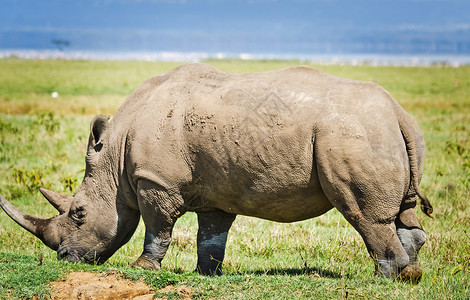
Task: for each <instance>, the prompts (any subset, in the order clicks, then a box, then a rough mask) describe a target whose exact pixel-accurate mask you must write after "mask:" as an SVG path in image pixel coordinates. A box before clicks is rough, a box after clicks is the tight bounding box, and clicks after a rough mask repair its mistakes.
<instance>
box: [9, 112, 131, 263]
mask: <svg viewBox="0 0 470 300" xmlns="http://www.w3.org/2000/svg"><path fill="white" fill-rule="evenodd" d="M107 126H108V118H107V117H104V116H96V117H95V118H94V119H93V120H92V122H91V133H90V138H89V142H88V151H87V156H86V170H85V177H84V179H83V182H82V184H81V185H80V188H79V189H78V191H77V193H76V194H75V195H74V196H66V195H61V194H59V193H56V192H52V191H48V190H46V189H40V191H41V193H42V194H43V196H44V197H45V198H46V199H47V200H48V201H49V202H50V203H51V204H52V205H53V206H54V207H55V208H56V209H57V210H58V211H59V215H58V216H56V217H53V218H50V219H42V218H38V217H34V216H31V215H29V214H26V213H24V212H22V211H20V210H19V209H18V208H16V207H15V206H13V205H12V204H10V203H9V202H8V201H6V200H5V199H4V198H3V197H2V196H0V206H1V207H2V208H3V210H4V211H5V212H6V213H7V214H8V215H9V216H10V217H11V218H12V219H13V220H14V221H16V222H17V223H18V224H19V225H21V226H22V227H23V228H24V229H26V230H27V231H29V232H31V233H32V234H34V235H35V236H37V237H38V238H39V239H41V241H42V242H43V243H44V244H45V245H47V246H48V247H50V248H51V249H53V250H55V251H57V257H58V258H59V259H61V260H67V261H71V262H86V263H91V264H100V263H103V262H105V261H106V260H107V259H108V258H109V257H111V255H113V254H114V252H116V251H117V250H118V249H119V248H120V247H121V246H122V245H124V244H125V243H126V242H127V241H128V240H129V239H130V238H131V236H132V234H133V233H134V231H135V229H136V228H137V225H138V222H139V216H140V214H139V212H138V211H137V210H132V209H129V207H127V206H125V205H124V204H123V202H122V199H121V197H122V196H120V193H119V188H120V187H119V185H120V182H119V179H118V176H114V175H115V174H114V173H113V172H115V171H116V168H115V167H114V166H113V165H112V162H113V160H112V157H111V156H112V154H111V153H110V151H113V150H114V149H113V147H112V146H111V145H109V143H108V141H109V140H108V139H107V137H106V128H107Z"/></svg>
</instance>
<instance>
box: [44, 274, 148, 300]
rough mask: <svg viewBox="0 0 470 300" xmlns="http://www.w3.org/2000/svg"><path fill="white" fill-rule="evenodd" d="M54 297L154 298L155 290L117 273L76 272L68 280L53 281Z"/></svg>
mask: <svg viewBox="0 0 470 300" xmlns="http://www.w3.org/2000/svg"><path fill="white" fill-rule="evenodd" d="M51 289H52V299H140V300H143V299H153V295H154V294H155V292H153V291H152V290H151V288H150V287H149V286H148V285H146V284H145V283H143V282H141V281H130V280H125V279H122V278H119V277H118V276H117V275H116V274H94V273H87V272H74V273H70V274H69V275H68V276H67V279H66V281H60V282H53V283H51Z"/></svg>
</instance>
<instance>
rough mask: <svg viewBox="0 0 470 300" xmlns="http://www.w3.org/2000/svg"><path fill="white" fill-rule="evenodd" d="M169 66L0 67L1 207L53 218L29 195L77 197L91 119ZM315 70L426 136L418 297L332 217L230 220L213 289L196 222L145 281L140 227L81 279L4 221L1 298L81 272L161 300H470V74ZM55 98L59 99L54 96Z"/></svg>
mask: <svg viewBox="0 0 470 300" xmlns="http://www.w3.org/2000/svg"><path fill="white" fill-rule="evenodd" d="M209 63H210V64H212V65H214V66H215V67H218V68H220V69H222V70H225V71H230V72H256V71H264V70H273V69H278V68H282V67H286V66H290V65H295V64H298V63H299V62H296V61H238V60H237V61H225V60H222V61H219V60H214V61H209ZM176 65H178V64H177V63H163V62H135V61H132V62H100V61H62V60H21V59H14V58H12V59H2V60H0V194H1V195H3V196H4V197H5V198H6V199H7V200H9V201H11V202H12V203H13V204H14V205H16V206H17V207H19V208H20V209H22V210H24V211H25V212H28V213H31V214H34V215H37V216H42V217H51V216H54V215H55V214H56V211H55V210H54V208H53V207H52V206H51V205H49V204H48V203H47V201H46V200H44V199H43V198H42V196H41V195H40V193H39V191H38V188H39V187H45V188H48V189H51V190H55V191H58V192H63V193H67V194H73V193H74V192H75V191H76V190H77V188H78V186H79V184H80V181H81V178H82V176H83V173H84V166H85V164H84V157H85V151H86V143H87V139H88V130H89V122H90V120H91V118H92V116H93V115H95V114H99V113H100V114H109V115H113V114H114V113H115V112H116V110H117V109H118V107H119V106H120V105H121V104H122V102H123V101H124V99H125V98H126V96H127V95H128V94H129V93H130V92H131V91H132V90H133V89H134V88H135V87H137V86H138V85H139V84H140V83H141V82H143V81H144V80H146V79H148V78H150V77H152V76H155V75H158V74H161V73H163V72H166V71H168V70H170V69H172V68H173V67H175V66H176ZM314 67H316V68H318V69H320V70H323V71H326V72H328V73H332V74H335V75H339V76H342V77H347V78H353V79H360V80H371V81H375V82H378V83H379V84H381V85H382V86H383V87H385V88H386V89H387V90H388V91H389V92H390V93H391V94H392V95H393V96H394V98H395V99H396V100H397V101H398V102H399V103H400V104H401V105H402V106H403V107H404V108H405V109H406V110H407V111H408V112H409V113H410V114H411V115H412V116H413V117H414V118H415V120H416V121H417V122H418V124H419V126H420V128H421V130H422V131H423V134H424V138H425V141H426V146H427V149H426V150H427V156H426V163H425V172H424V177H423V180H422V183H421V190H422V191H423V192H424V193H425V194H426V195H427V197H428V198H429V199H430V200H431V203H432V204H433V206H434V219H430V218H427V217H426V216H425V215H424V214H423V213H422V212H421V211H418V218H419V220H420V222H421V223H422V225H423V226H424V228H425V230H426V233H427V236H428V240H427V242H426V244H425V245H424V247H423V248H422V250H421V252H420V263H421V267H422V268H423V270H424V274H423V278H422V281H421V282H420V283H419V284H418V285H412V284H408V283H402V282H393V281H390V280H386V279H382V278H377V277H375V276H374V275H373V273H374V267H373V263H372V260H371V259H370V258H369V256H368V254H367V251H366V248H365V246H364V244H363V242H362V240H361V237H360V236H359V234H358V233H357V232H356V231H355V230H354V229H353V228H352V226H351V225H349V224H348V223H347V222H346V221H345V219H344V218H343V217H342V216H341V215H340V214H339V213H338V212H337V211H336V210H331V211H330V212H328V213H327V214H325V215H323V216H321V217H318V218H315V219H311V220H307V221H303V222H296V223H292V224H280V223H275V222H268V221H264V220H259V219H254V218H249V217H238V218H237V220H236V221H235V223H234V225H233V227H232V229H231V231H230V234H229V240H228V244H227V251H226V259H225V264H224V270H225V275H223V276H220V277H205V276H200V275H198V274H196V273H193V272H192V271H193V270H194V268H195V265H196V231H197V222H196V216H195V214H193V213H187V214H186V215H184V216H183V217H182V218H181V219H180V220H179V221H178V222H177V224H176V227H175V229H174V233H173V238H174V240H173V242H172V244H171V246H170V249H169V251H168V254H167V256H166V257H165V259H164V260H163V263H162V266H163V270H162V271H159V272H150V271H143V270H135V269H130V268H129V267H128V265H129V263H131V262H133V261H134V260H135V259H136V258H137V257H138V256H139V255H140V253H141V250H142V245H143V238H144V235H143V233H144V228H143V226H142V224H141V225H140V226H139V228H138V230H137V232H136V234H135V235H134V237H133V238H132V239H131V241H130V242H129V243H128V244H126V245H125V246H123V247H122V248H121V249H120V250H119V251H118V252H117V253H116V254H115V255H114V256H113V257H112V258H111V259H110V260H109V261H108V262H106V263H105V264H104V265H102V266H90V265H82V264H71V263H64V262H59V261H57V259H56V253H55V252H54V251H52V250H50V249H48V248H47V247H46V246H44V245H43V244H42V243H41V242H40V241H39V240H38V239H37V238H35V237H34V236H33V235H31V234H29V233H28V232H26V231H25V230H23V229H21V228H20V227H19V226H18V225H16V223H14V222H13V221H12V220H11V219H10V218H9V217H8V216H6V214H5V213H4V212H3V211H0V298H31V297H38V298H48V297H51V285H50V282H51V281H64V280H65V279H66V278H67V274H69V273H72V272H78V271H85V272H95V273H98V275H97V276H104V277H109V276H117V277H119V278H123V279H128V280H137V279H140V280H141V281H143V282H145V283H147V284H148V285H149V286H150V287H151V288H152V289H153V291H152V292H151V293H156V296H157V297H167V298H184V297H192V298H213V299H214V298H215V299H218V298H220V299H233V298H238V299H246V298H249V299H253V298H279V299H296V298H315V299H329V298H368V299H468V298H470V208H469V194H470V193H469V186H470V66H466V67H460V68H450V67H439V66H435V67H427V68H420V67H372V66H335V65H332V66H324V65H320V66H314ZM52 92H58V94H59V96H58V97H57V98H53V97H51V93H52ZM165 287H169V288H166V289H162V288H165ZM111 289H112V288H111ZM182 290H183V291H189V292H188V293H181V291H182ZM122 296H124V295H122Z"/></svg>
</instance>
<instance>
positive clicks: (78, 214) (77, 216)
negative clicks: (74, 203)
mask: <svg viewBox="0 0 470 300" xmlns="http://www.w3.org/2000/svg"><path fill="white" fill-rule="evenodd" d="M85 216H86V212H85V209H84V208H83V207H77V208H76V209H74V210H73V211H71V212H70V217H71V218H72V219H74V220H75V221H77V222H79V223H83V219H84V218H85Z"/></svg>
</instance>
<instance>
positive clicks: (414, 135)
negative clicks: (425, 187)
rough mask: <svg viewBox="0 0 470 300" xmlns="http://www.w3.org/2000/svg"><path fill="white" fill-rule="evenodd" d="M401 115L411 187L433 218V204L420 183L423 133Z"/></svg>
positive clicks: (423, 207) (422, 161)
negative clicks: (420, 149) (420, 150)
mask: <svg viewBox="0 0 470 300" xmlns="http://www.w3.org/2000/svg"><path fill="white" fill-rule="evenodd" d="M400 114H401V116H400V117H399V124H400V130H401V132H402V135H403V138H404V140H405V144H406V151H407V153H408V160H409V163H410V171H411V185H412V187H413V189H414V191H415V193H416V195H418V197H419V198H420V199H421V210H422V211H423V213H425V214H426V215H427V216H428V217H430V218H433V216H432V215H431V214H432V212H433V207H432V205H431V202H430V201H429V199H428V198H426V196H424V194H423V193H422V192H421V190H420V189H419V182H420V180H421V178H420V165H422V164H423V163H424V153H423V154H422V155H421V157H420V156H419V155H420V153H419V147H420V146H421V145H422V148H423V149H424V140H423V137H422V135H421V132H420V131H419V128H418V126H417V125H416V123H415V122H414V121H413V120H412V119H411V118H410V117H409V116H408V115H407V114H406V112H404V111H402V112H401V113H400ZM419 144H421V145H419ZM421 167H422V166H421ZM410 189H411V187H410Z"/></svg>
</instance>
